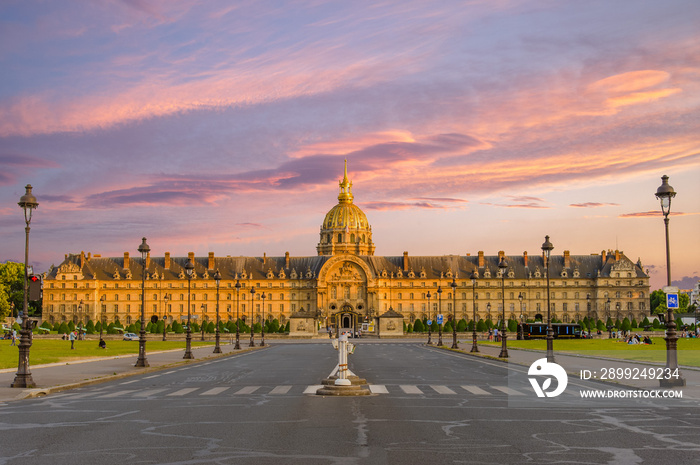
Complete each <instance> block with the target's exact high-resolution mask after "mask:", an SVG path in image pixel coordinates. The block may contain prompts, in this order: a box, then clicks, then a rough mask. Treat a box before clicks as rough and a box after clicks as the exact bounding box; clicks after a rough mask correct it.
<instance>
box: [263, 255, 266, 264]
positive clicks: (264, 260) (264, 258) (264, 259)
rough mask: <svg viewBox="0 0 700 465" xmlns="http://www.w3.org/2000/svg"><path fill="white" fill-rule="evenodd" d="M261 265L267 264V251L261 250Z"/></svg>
mask: <svg viewBox="0 0 700 465" xmlns="http://www.w3.org/2000/svg"><path fill="white" fill-rule="evenodd" d="M263 265H267V252H263Z"/></svg>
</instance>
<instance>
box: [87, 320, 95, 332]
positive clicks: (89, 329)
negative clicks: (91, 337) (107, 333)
mask: <svg viewBox="0 0 700 465" xmlns="http://www.w3.org/2000/svg"><path fill="white" fill-rule="evenodd" d="M85 332H86V333H88V334H95V324H94V323H93V322H92V320H89V321H88V322H87V324H86V325H85Z"/></svg>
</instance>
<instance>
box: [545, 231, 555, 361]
mask: <svg viewBox="0 0 700 465" xmlns="http://www.w3.org/2000/svg"><path fill="white" fill-rule="evenodd" d="M553 249H554V245H553V244H552V243H551V242H549V236H545V237H544V243H543V244H542V253H543V254H544V272H545V274H546V276H547V361H548V362H552V363H554V330H553V329H552V316H551V311H552V305H551V303H550V301H549V297H550V296H549V258H550V255H551V253H552V250H553Z"/></svg>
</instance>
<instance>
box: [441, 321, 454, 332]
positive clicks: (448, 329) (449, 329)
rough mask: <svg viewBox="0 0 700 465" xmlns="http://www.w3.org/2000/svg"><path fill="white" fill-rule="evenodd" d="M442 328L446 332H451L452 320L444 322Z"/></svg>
mask: <svg viewBox="0 0 700 465" xmlns="http://www.w3.org/2000/svg"><path fill="white" fill-rule="evenodd" d="M442 330H443V331H444V332H446V333H451V332H452V322H451V321H448V322H447V323H445V326H443V327H442Z"/></svg>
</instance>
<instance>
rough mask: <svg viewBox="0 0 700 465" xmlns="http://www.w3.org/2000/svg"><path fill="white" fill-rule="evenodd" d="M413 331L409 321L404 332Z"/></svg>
mask: <svg viewBox="0 0 700 465" xmlns="http://www.w3.org/2000/svg"><path fill="white" fill-rule="evenodd" d="M412 332H413V325H412V324H411V323H409V324H407V325H406V333H409V334H410V333H412Z"/></svg>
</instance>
